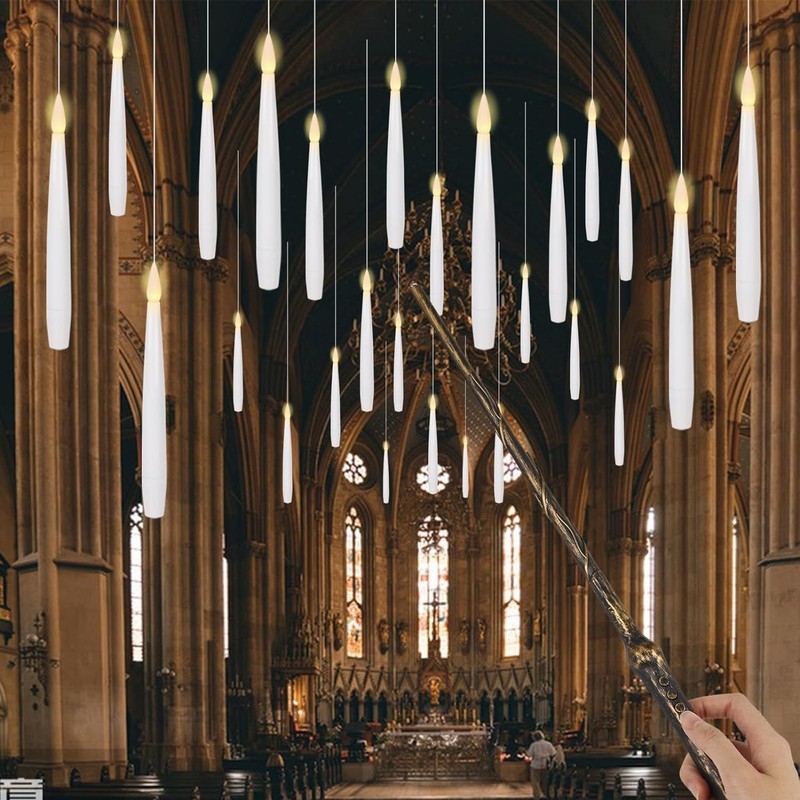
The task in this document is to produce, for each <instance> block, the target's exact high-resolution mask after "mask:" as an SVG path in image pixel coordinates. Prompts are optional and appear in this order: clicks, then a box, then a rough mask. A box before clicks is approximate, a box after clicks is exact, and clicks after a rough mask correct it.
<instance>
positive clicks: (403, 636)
mask: <svg viewBox="0 0 800 800" xmlns="http://www.w3.org/2000/svg"><path fill="white" fill-rule="evenodd" d="M395 637H396V641H395V647H396V648H397V654H398V655H400V656H404V655H405V654H406V652H407V651H408V623H407V622H398V623H397V626H396V631H395Z"/></svg>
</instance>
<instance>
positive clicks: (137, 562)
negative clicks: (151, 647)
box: [128, 503, 144, 661]
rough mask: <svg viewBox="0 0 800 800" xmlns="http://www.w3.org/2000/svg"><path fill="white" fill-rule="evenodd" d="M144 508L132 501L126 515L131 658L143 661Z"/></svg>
mask: <svg viewBox="0 0 800 800" xmlns="http://www.w3.org/2000/svg"><path fill="white" fill-rule="evenodd" d="M143 525H144V509H143V507H142V504H141V503H134V505H133V507H132V508H131V511H130V514H129V515H128V544H129V547H130V553H131V563H130V570H129V573H128V582H129V585H130V595H131V596H130V600H131V658H132V660H133V661H144V605H143V591H142V529H143Z"/></svg>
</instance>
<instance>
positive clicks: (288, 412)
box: [283, 403, 292, 419]
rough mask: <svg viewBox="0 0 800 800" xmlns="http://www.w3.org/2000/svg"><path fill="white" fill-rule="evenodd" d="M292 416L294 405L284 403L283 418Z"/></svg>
mask: <svg viewBox="0 0 800 800" xmlns="http://www.w3.org/2000/svg"><path fill="white" fill-rule="evenodd" d="M291 416H292V407H291V405H290V404H289V403H284V404H283V418H284V419H291Z"/></svg>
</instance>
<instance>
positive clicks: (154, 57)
mask: <svg viewBox="0 0 800 800" xmlns="http://www.w3.org/2000/svg"><path fill="white" fill-rule="evenodd" d="M58 5H59V8H61V0H59V4H58ZM60 30H61V24H60V23H59V31H60ZM59 63H60V62H59ZM151 138H152V140H153V261H155V260H156V0H153V135H152V137H151Z"/></svg>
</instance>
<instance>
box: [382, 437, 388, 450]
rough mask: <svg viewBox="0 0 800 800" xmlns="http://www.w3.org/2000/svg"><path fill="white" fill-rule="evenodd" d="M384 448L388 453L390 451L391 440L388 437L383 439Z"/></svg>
mask: <svg viewBox="0 0 800 800" xmlns="http://www.w3.org/2000/svg"><path fill="white" fill-rule="evenodd" d="M383 449H384V450H385V451H386V452H387V453H388V452H389V442H387V441H386V439H384V440H383Z"/></svg>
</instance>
